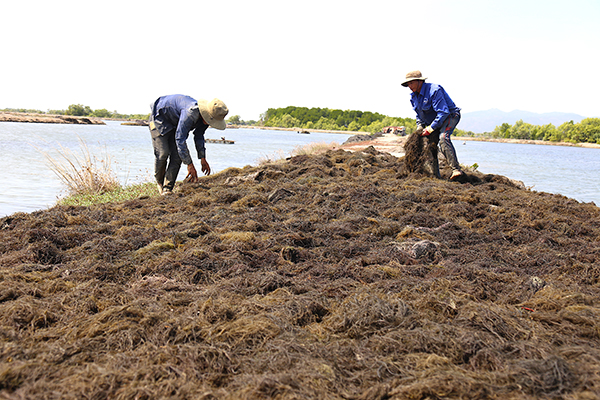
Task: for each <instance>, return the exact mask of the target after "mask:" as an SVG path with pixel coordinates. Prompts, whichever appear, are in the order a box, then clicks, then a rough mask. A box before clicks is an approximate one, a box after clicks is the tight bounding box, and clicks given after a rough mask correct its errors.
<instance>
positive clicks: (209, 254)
mask: <svg viewBox="0 0 600 400" xmlns="http://www.w3.org/2000/svg"><path fill="white" fill-rule="evenodd" d="M406 162H407V160H405V159H404V158H400V159H398V158H395V157H393V156H391V155H389V154H385V153H379V152H377V151H376V150H375V149H373V148H372V147H370V148H367V149H366V150H364V151H362V152H354V153H350V152H345V151H343V150H337V151H329V152H327V153H325V154H321V155H313V156H307V155H303V156H296V157H292V158H291V159H289V160H287V161H284V162H274V163H270V164H264V165H261V166H258V167H246V168H241V169H237V168H231V169H227V170H225V171H223V172H221V173H218V174H215V175H213V176H209V177H204V178H202V179H201V182H200V183H198V184H183V185H181V186H179V187H178V188H177V190H176V193H175V194H173V195H172V196H170V197H169V196H167V197H164V196H163V197H161V196H157V197H153V198H139V199H136V200H133V201H127V202H123V203H114V204H105V205H96V206H91V207H66V206H56V207H53V208H50V209H48V210H44V211H39V212H34V213H31V214H25V213H16V214H13V215H11V216H8V217H5V218H2V219H0V271H1V275H0V276H1V279H0V337H1V340H2V342H1V343H2V347H1V354H0V398H3V399H59V398H60V399H62V398H69V399H265V398H272V399H365V400H367V399H373V400H374V399H597V398H598V397H599V396H600V308H599V304H600V283H599V276H600V263H599V262H598V260H600V246H599V245H598V243H599V242H600V211H599V209H598V207H596V206H595V205H594V204H593V203H587V204H586V203H579V202H577V201H575V200H572V199H569V198H566V197H564V196H560V195H551V194H547V193H541V192H535V191H532V190H529V189H526V188H523V187H522V186H519V185H516V184H514V183H512V182H511V181H510V180H509V179H507V178H505V177H502V176H497V175H483V174H479V173H468V174H467V177H466V178H465V180H464V182H463V183H458V182H450V181H448V180H444V179H432V178H430V177H428V176H426V175H423V174H419V173H417V170H410V171H408V172H407V170H406V168H405V163H406ZM449 173H450V171H449V170H448V168H447V166H443V168H442V175H443V176H448V175H449Z"/></svg>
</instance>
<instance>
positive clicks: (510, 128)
mask: <svg viewBox="0 0 600 400" xmlns="http://www.w3.org/2000/svg"><path fill="white" fill-rule="evenodd" d="M489 136H491V137H492V138H495V139H526V140H546V141H550V142H569V143H597V144H600V118H585V119H583V120H581V122H578V123H574V122H573V121H569V122H565V123H563V124H561V125H559V126H558V127H555V126H554V125H553V124H546V125H532V124H529V123H527V122H523V120H519V121H517V122H516V123H515V124H514V125H510V124H508V123H506V122H505V123H503V124H502V125H499V126H497V127H496V128H495V129H494V130H493V131H492V132H491V133H489Z"/></svg>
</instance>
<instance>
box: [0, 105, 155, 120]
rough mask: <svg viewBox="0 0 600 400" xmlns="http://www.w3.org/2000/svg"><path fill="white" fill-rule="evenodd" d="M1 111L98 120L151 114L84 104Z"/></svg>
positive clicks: (132, 117) (145, 117)
mask: <svg viewBox="0 0 600 400" xmlns="http://www.w3.org/2000/svg"><path fill="white" fill-rule="evenodd" d="M0 111H6V112H20V113H28V114H52V115H73V116H75V117H96V118H114V119H148V117H149V116H150V114H120V113H118V112H116V111H108V110H107V109H106V108H102V109H99V110H92V109H91V108H90V107H89V106H84V105H82V104H71V105H70V106H69V107H67V109H66V110H48V111H41V110H32V109H25V108H5V109H3V110H0Z"/></svg>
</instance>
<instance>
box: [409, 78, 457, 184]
mask: <svg viewBox="0 0 600 400" xmlns="http://www.w3.org/2000/svg"><path fill="white" fill-rule="evenodd" d="M425 79H427V78H423V75H421V71H411V72H409V73H408V74H406V79H405V80H404V82H402V86H404V87H407V86H408V87H409V88H410V90H412V93H411V95H410V102H411V104H412V107H413V109H414V110H415V112H416V113H417V132H420V135H421V136H430V135H431V136H430V137H429V140H431V141H432V142H433V143H435V144H436V145H435V146H431V147H430V149H431V153H432V154H431V155H432V157H433V173H434V174H435V176H436V177H438V178H439V177H440V167H439V161H438V157H437V153H438V151H437V145H438V144H439V146H440V149H441V150H442V153H443V154H444V157H446V161H447V162H448V164H450V167H451V168H452V175H451V176H450V179H451V180H452V179H456V178H458V177H459V176H461V175H462V174H463V172H462V171H461V169H460V164H459V163H458V158H457V157H456V150H455V149H454V146H453V145H452V140H450V135H452V132H454V128H455V127H456V125H457V124H458V121H460V108H458V107H456V104H454V102H453V101H452V99H451V98H450V96H448V93H446V91H445V90H444V88H443V87H441V86H440V85H436V84H435V83H425ZM432 134H433V135H432Z"/></svg>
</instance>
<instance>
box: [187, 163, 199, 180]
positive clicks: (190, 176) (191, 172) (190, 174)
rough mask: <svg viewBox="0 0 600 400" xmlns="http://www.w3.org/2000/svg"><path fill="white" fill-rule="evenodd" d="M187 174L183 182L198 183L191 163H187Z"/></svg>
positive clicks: (196, 173) (194, 168)
mask: <svg viewBox="0 0 600 400" xmlns="http://www.w3.org/2000/svg"><path fill="white" fill-rule="evenodd" d="M187 169H188V174H187V176H186V177H185V181H186V182H189V183H196V182H198V172H196V167H194V164H193V163H189V164H188V166H187Z"/></svg>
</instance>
